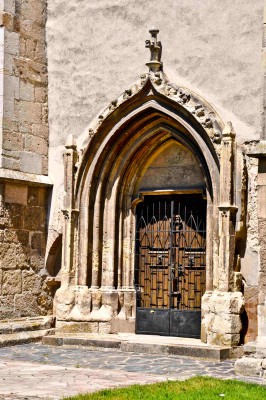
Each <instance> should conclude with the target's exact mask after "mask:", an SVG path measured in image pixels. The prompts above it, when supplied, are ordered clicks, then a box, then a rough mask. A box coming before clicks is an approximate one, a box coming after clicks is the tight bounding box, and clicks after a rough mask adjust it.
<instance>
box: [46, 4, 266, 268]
mask: <svg viewBox="0 0 266 400" xmlns="http://www.w3.org/2000/svg"><path fill="white" fill-rule="evenodd" d="M263 5H264V1H263V0H255V1H254V2H252V3H251V2H243V1H242V0H236V1H234V2H232V1H230V0H226V1H223V2H220V1H213V0H206V1H204V2H199V1H198V0H190V1H187V0H180V1H169V0H166V1H162V0H145V1H144V0H138V1H135V2H132V1H131V0H101V1H99V0H91V1H89V2H87V1H82V2H80V1H79V0H73V1H71V2H65V1H64V0H49V1H48V19H47V52H48V53H47V54H48V59H49V126H50V148H49V155H50V158H49V165H50V166H49V171H50V174H51V178H52V180H53V181H54V183H55V188H54V194H55V195H54V197H53V200H52V207H51V209H52V212H51V221H50V227H51V228H53V229H55V230H58V229H59V230H60V219H59V218H58V215H59V214H58V209H59V208H60V207H61V201H60V199H61V198H62V193H63V161H62V154H63V149H64V146H63V145H64V143H65V142H66V138H67V136H68V135H69V134H70V133H71V134H73V135H74V136H75V137H76V138H77V141H78V146H81V144H82V142H83V140H84V139H85V137H87V136H88V132H87V126H88V124H89V123H90V122H91V120H92V119H93V118H95V117H96V116H97V115H98V113H100V111H101V109H102V108H103V107H105V106H107V105H108V104H110V102H111V101H112V100H114V99H115V98H117V96H118V95H119V93H120V92H123V91H124V90H125V89H127V88H128V87H130V85H131V84H132V83H134V82H135V81H136V80H137V79H138V77H139V76H140V75H141V74H142V73H143V72H147V71H148V70H147V67H146V66H145V62H147V61H148V60H149V51H148V50H147V49H145V45H144V40H145V39H148V37H149V34H148V29H149V28H150V27H151V26H154V25H155V26H157V27H158V28H159V29H160V33H159V37H158V39H159V40H161V41H162V45H163V53H162V61H163V63H164V71H165V72H166V74H167V76H168V77H169V79H170V80H171V81H172V82H175V83H176V84H181V85H184V86H186V87H188V88H190V89H192V90H194V91H195V92H197V93H199V94H200V95H201V96H202V97H203V98H205V99H206V100H208V101H209V102H210V103H211V104H212V106H213V107H214V108H215V109H216V110H217V111H218V112H219V114H220V116H221V118H222V119H223V121H224V122H227V121H228V120H231V121H232V123H233V126H234V129H235V131H236V141H237V142H238V143H243V142H245V141H250V140H258V139H259V136H260V131H261V117H260V112H259V111H258V110H260V109H261V107H262V84H261V45H262V22H263ZM218 15H219V18H218V19H217V16H218ZM77 21H78V23H77ZM252 173H253V172H252ZM250 178H251V179H252V178H253V176H252V175H250ZM252 198H253V194H252V193H251V194H250V197H249V199H251V201H252ZM250 208H252V207H250ZM250 238H251V236H250ZM251 240H253V239H252V238H251ZM245 259H246V265H251V264H252V265H253V267H254V269H255V270H256V271H258V255H257V253H256V252H255V251H253V250H250V249H249V248H248V246H247V251H246V253H245ZM244 264H245V262H243V266H244V268H246V267H245V265H244ZM246 270H247V269H245V271H246ZM252 274H253V272H252ZM256 274H257V272H256Z"/></svg>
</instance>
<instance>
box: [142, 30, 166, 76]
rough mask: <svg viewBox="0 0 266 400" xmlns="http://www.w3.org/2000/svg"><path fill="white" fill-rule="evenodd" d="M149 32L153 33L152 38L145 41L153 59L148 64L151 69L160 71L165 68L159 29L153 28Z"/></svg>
mask: <svg viewBox="0 0 266 400" xmlns="http://www.w3.org/2000/svg"><path fill="white" fill-rule="evenodd" d="M149 32H150V34H151V39H150V40H146V41H145V46H146V47H147V48H149V49H150V52H151V59H150V61H149V62H147V63H146V65H147V67H149V69H150V71H152V72H159V71H162V69H163V63H162V62H161V57H162V44H161V42H158V41H157V35H158V33H159V29H157V28H151V29H150V30H149Z"/></svg>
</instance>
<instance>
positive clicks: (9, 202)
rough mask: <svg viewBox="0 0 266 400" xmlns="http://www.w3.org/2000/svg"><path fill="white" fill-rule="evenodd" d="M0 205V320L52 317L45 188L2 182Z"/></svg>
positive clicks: (46, 193)
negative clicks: (47, 272)
mask: <svg viewBox="0 0 266 400" xmlns="http://www.w3.org/2000/svg"><path fill="white" fill-rule="evenodd" d="M1 192H2V203H1V205H0V319H6V318H17V317H24V316H31V317H34V316H38V315H47V314H51V313H52V310H53V289H52V288H50V287H49V285H48V284H47V281H46V276H47V274H46V273H45V269H44V267H45V265H44V257H45V249H46V230H47V221H46V213H47V197H48V196H47V195H48V190H47V188H45V187H38V186H29V185H28V184H26V183H24V184H18V183H12V182H5V183H4V184H2V185H1Z"/></svg>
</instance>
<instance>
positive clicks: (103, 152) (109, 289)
mask: <svg viewBox="0 0 266 400" xmlns="http://www.w3.org/2000/svg"><path fill="white" fill-rule="evenodd" d="M159 75H160V79H159V78H158V77H157V76H156V74H155V75H153V74H147V75H145V76H144V77H142V78H141V81H140V82H139V83H138V84H137V85H134V86H133V87H132V88H131V89H129V90H127V91H125V92H124V93H123V94H122V95H121V96H120V97H119V98H118V99H117V100H116V101H113V102H112V103H111V105H110V106H109V107H108V108H107V109H106V110H104V111H103V113H101V115H100V116H99V118H98V120H96V122H95V125H94V126H93V127H91V128H90V129H89V134H88V138H87V141H86V142H85V144H84V146H83V148H82V149H81V150H80V152H79V154H78V153H77V150H76V145H75V143H74V142H73V139H72V138H70V139H69V141H68V143H67V145H66V152H65V191H66V198H65V210H64V211H63V212H64V215H65V227H64V234H63V260H62V273H61V276H62V286H61V288H60V289H59V290H58V292H57V319H58V321H60V323H63V322H64V323H66V324H67V323H71V321H75V322H80V323H84V322H86V323H87V325H85V326H86V327H87V329H88V330H90V329H93V330H96V331H97V332H117V331H135V327H136V316H137V313H138V311H139V310H138V309H137V308H138V304H139V303H138V295H139V293H138V291H139V286H141V285H142V280H145V279H146V278H147V276H145V274H146V273H147V272H144V275H143V274H142V275H143V276H138V275H137V271H138V270H139V271H141V269H142V267H141V266H140V265H141V264H140V261H136V241H137V242H139V243H140V239H139V238H140V235H142V234H143V235H144V236H145V232H144V230H143V229H144V228H143V227H142V228H141V229H139V230H137V236H136V223H137V226H138V225H139V220H140V218H141V217H139V215H141V212H142V211H141V207H144V208H145V207H146V208H147V207H153V206H151V204H153V203H154V204H155V200H156V204H155V205H154V212H153V213H152V220H148V221H146V220H145V224H146V225H147V222H148V226H149V227H148V231H149V233H150V235H153V234H154V233H155V231H158V230H159V231H160V232H161V231H164V228H162V229H161V226H162V225H164V223H165V225H167V228H166V229H165V230H166V231H167V232H166V235H168V236H169V239H167V240H165V241H164V244H163V245H159V244H158V243H159V242H160V241H162V239H161V238H158V240H157V242H158V243H156V241H155V242H154V241H153V242H152V244H151V245H150V244H149V245H148V247H147V245H146V249H144V248H145V244H144V245H143V246H142V243H141V245H140V247H141V251H140V252H139V253H137V254H139V255H140V256H139V257H140V258H144V259H145V257H146V258H147V259H148V267H147V268H148V270H149V274H150V276H148V280H149V281H150V282H151V280H152V278H151V275H153V276H155V277H156V282H155V283H154V285H153V284H151V283H150V284H149V285H150V286H149V287H148V290H149V291H150V293H149V295H150V297H151V298H152V300H151V302H150V303H149V305H148V306H147V303H144V305H145V307H139V309H140V308H146V309H149V314H148V313H146V314H147V315H152V314H156V313H155V312H153V311H155V310H154V308H155V307H154V306H153V304H154V303H153V301H154V296H155V294H154V293H157V292H159V291H160V290H161V291H163V292H165V293H166V294H165V297H164V298H163V300H162V296H161V297H160V295H157V294H156V295H157V298H155V300H156V302H157V303H156V304H155V305H158V304H159V302H161V303H160V307H161V308H163V309H166V308H165V307H167V309H168V311H169V310H170V311H169V315H170V317H169V318H170V319H171V318H172V320H173V321H172V322H169V324H170V325H169V326H171V328H169V333H167V334H174V335H180V336H192V337H199V331H200V328H204V329H205V332H207V333H206V334H207V335H209V336H208V337H210V340H212V341H213V342H215V343H217V341H218V340H219V341H220V342H219V343H222V340H223V336H221V335H220V333H219V332H218V333H217V334H216V332H214V335H215V336H214V335H213V336H211V335H212V333H213V332H212V331H211V330H212V325H213V323H212V319H211V318H215V315H216V314H215V311H212V310H213V308H211V307H210V308H208V307H209V305H211V302H212V298H215V299H216V298H217V296H216V294H215V296H216V297H215V296H214V294H213V293H215V290H220V291H219V296H220V297H221V298H223V299H225V301H227V300H228V298H229V303H230V304H231V302H234V301H235V299H236V297H237V301H238V304H239V305H241V304H242V303H241V302H242V297H241V293H237V294H235V292H233V289H232V287H233V286H232V285H233V283H232V282H233V281H232V277H233V264H232V263H231V261H230V260H233V253H232V251H231V250H230V257H231V258H230V260H229V259H228V260H229V261H230V268H229V261H228V263H227V264H228V266H227V265H225V264H223V265H222V264H221V263H222V262H223V260H220V259H219V256H218V253H219V249H221V251H222V252H223V246H228V248H229V247H230V243H229V241H230V240H231V239H230V238H231V237H233V236H232V235H231V236H230V235H228V234H227V232H229V229H231V228H232V223H233V219H232V215H233V212H234V207H233V204H232V198H231V197H230V198H229V197H228V199H229V200H227V198H226V196H224V199H225V201H224V202H223V203H222V205H221V206H220V207H219V205H220V200H221V196H220V193H222V194H223V193H225V194H226V195H227V193H229V194H230V190H231V187H232V185H231V183H230V182H231V181H230V179H231V176H232V165H233V164H232V160H233V158H232V151H233V150H232V149H233V140H234V139H233V138H234V136H233V133H232V132H231V130H230V129H229V128H228V129H229V130H228V129H226V132H225V134H224V155H223V154H221V151H222V149H223V147H222V144H223V141H222V142H221V139H222V128H223V125H222V123H221V121H220V119H219V117H218V116H217V114H215V111H214V110H213V109H212V108H211V107H210V106H209V105H208V104H207V103H203V101H202V99H199V98H197V97H196V96H195V94H194V93H189V92H187V91H186V92H185V91H184V90H183V89H181V88H176V87H175V86H173V85H171V84H170V83H169V81H168V80H167V79H166V77H165V76H164V75H163V74H162V73H160V74H159ZM203 104H204V105H203ZM227 130H228V132H227ZM220 157H224V161H225V163H224V165H226V168H228V173H229V178H230V179H229V180H227V179H225V176H226V170H225V169H224V171H223V174H222V175H221V178H220V171H219V168H220V161H219V159H220ZM159 170H160V173H154V171H157V172H158V171H159ZM220 183H222V186H223V191H221V190H220ZM228 185H229V186H228ZM227 188H229V191H227ZM158 196H159V197H158ZM222 197H223V196H222ZM163 202H164V206H162V204H163ZM141 204H142V205H141ZM162 207H163V208H164V210H165V213H164V212H163V214H165V215H159V214H160V212H161V210H162ZM159 208H160V211H159ZM187 209H188V210H189V215H190V217H188V215H187V213H186V211H185V210H187ZM205 211H206V215H205ZM158 216H159V222H158V221H157V220H158ZM153 217H154V218H155V219H156V221H157V222H156V223H155V222H151V221H153V220H154V218H153ZM196 221H198V222H196ZM226 222H229V224H228V223H227V225H226ZM175 224H176V225H175ZM174 226H175V228H174ZM205 226H207V227H208V229H207V230H206V228H205ZM201 227H202V229H201ZM219 229H220V230H219ZM205 231H206V234H205ZM231 232H232V230H231ZM220 234H221V235H222V236H224V239H223V240H220V237H219V235H220ZM159 236H160V235H159ZM192 237H193V238H195V240H194V239H191V238H192ZM148 239H149V240H150V238H148ZM195 243H196V245H195ZM231 249H233V247H232V246H231ZM142 251H143V252H144V253H142ZM145 252H146V253H145ZM160 252H161V253H160ZM152 259H153V260H156V263H154V262H153V261H152ZM181 259H182V262H181V261H180V260H181ZM166 260H168V261H167V262H166ZM226 262H227V261H226ZM193 263H194V265H193ZM219 263H220V264H221V265H222V268H221V267H220V264H219ZM162 267H165V268H162ZM164 270H165V271H164ZM166 270H167V272H166ZM182 274H183V275H182ZM140 275H141V274H140ZM166 276H167V283H165V282H166ZM205 276H206V279H205ZM159 282H162V284H161V283H159ZM189 282H190V283H189ZM160 285H161V286H160ZM142 286H143V285H142ZM198 286H199V291H198ZM192 287H193V293H194V295H193V296H194V298H193V299H190V293H191V292H192V289H191V288H192ZM143 288H144V286H143ZM160 288H161V289H160ZM205 288H206V293H205V294H204V295H203V297H202V294H203V293H204V291H205ZM146 289H147V288H145V290H146ZM179 289H180V290H179ZM141 290H142V288H140V291H141ZM156 291H157V292H156ZM179 292H180V293H179ZM229 292H230V293H229ZM185 293H187V295H186V294H185ZM197 293H200V294H199V295H198V294H197ZM180 294H181V297H180ZM167 296H168V297H167ZM213 296H214V297H213ZM166 299H168V300H166ZM205 299H206V301H207V303H208V307H207V306H206V301H205ZM203 300H204V301H203ZM141 301H142V300H141ZM193 302H194V305H193V306H192V303H193ZM203 303H204V304H203ZM140 304H141V303H140ZM203 306H204V307H203ZM160 307H157V308H158V309H159V308H160ZM206 307H207V308H206ZM230 307H231V306H230ZM230 307H227V309H226V310H227V311H226V313H227V314H228V320H230V321H231V319H232V318H235V317H236V318H238V319H239V314H236V313H235V314H234V315H233V316H232V317H231V311H230ZM241 307H242V306H241ZM203 308H204V312H205V309H207V312H205V314H204V315H202V317H203V323H201V314H200V313H201V311H202V309H203ZM172 311H173V312H172ZM174 311H176V312H174ZM185 311H186V312H185ZM182 313H183V314H182ZM227 314H226V315H227ZM189 315H190V316H191V318H192V319H191V320H189V319H188V320H187V322H186V323H185V325H186V326H187V327H188V326H189V324H190V322H189V321H193V324H194V323H195V324H196V325H197V328H195V329H192V330H190V331H189V332H187V330H188V329H187V327H185V328H184V329H183V331H182V330H181V331H180V326H181V325H182V324H180V320H181V319H182V318H183V316H184V318H188V316H189ZM210 315H212V317H211V318H209V316H210ZM167 318H168V317H167ZM178 319H179V322H177V320H178ZM138 321H139V319H138V316H137V323H138ZM217 321H218V320H217ZM217 323H218V322H217ZM214 324H216V320H215V321H214ZM230 324H231V322H230ZM137 325H138V324H137ZM155 325H156V324H155ZM157 325H158V324H157ZM230 326H231V325H230ZM205 327H206V328H205ZM137 329H138V328H137ZM204 329H203V331H204ZM201 330H202V329H201ZM167 332H168V331H167ZM209 332H210V334H209ZM154 333H162V334H166V333H165V332H161V331H160V329H157V328H156V329H154ZM226 335H227V333H226V334H225V336H224V337H225V338H226V340H227V338H228V337H229V340H231V341H232V343H233V342H234V343H236V341H237V335H235V332H232V333H230V334H229V336H228V335H227V336H226ZM220 338H222V339H220Z"/></svg>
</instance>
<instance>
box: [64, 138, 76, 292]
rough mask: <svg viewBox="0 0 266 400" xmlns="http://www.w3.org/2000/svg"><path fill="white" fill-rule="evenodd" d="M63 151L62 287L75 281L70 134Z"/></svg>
mask: <svg viewBox="0 0 266 400" xmlns="http://www.w3.org/2000/svg"><path fill="white" fill-rule="evenodd" d="M65 147H66V151H65V153H64V164H65V177H64V179H65V182H64V187H65V197H64V209H63V214H64V217H65V218H64V235H63V254H62V270H61V282H62V287H67V286H69V285H74V284H75V283H77V282H76V281H77V279H76V271H75V265H74V245H75V239H76V237H75V236H76V220H77V215H78V210H76V209H75V202H74V172H75V164H76V162H77V147H76V144H75V142H74V139H73V137H72V136H69V137H68V140H67V143H66V146H65Z"/></svg>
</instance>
